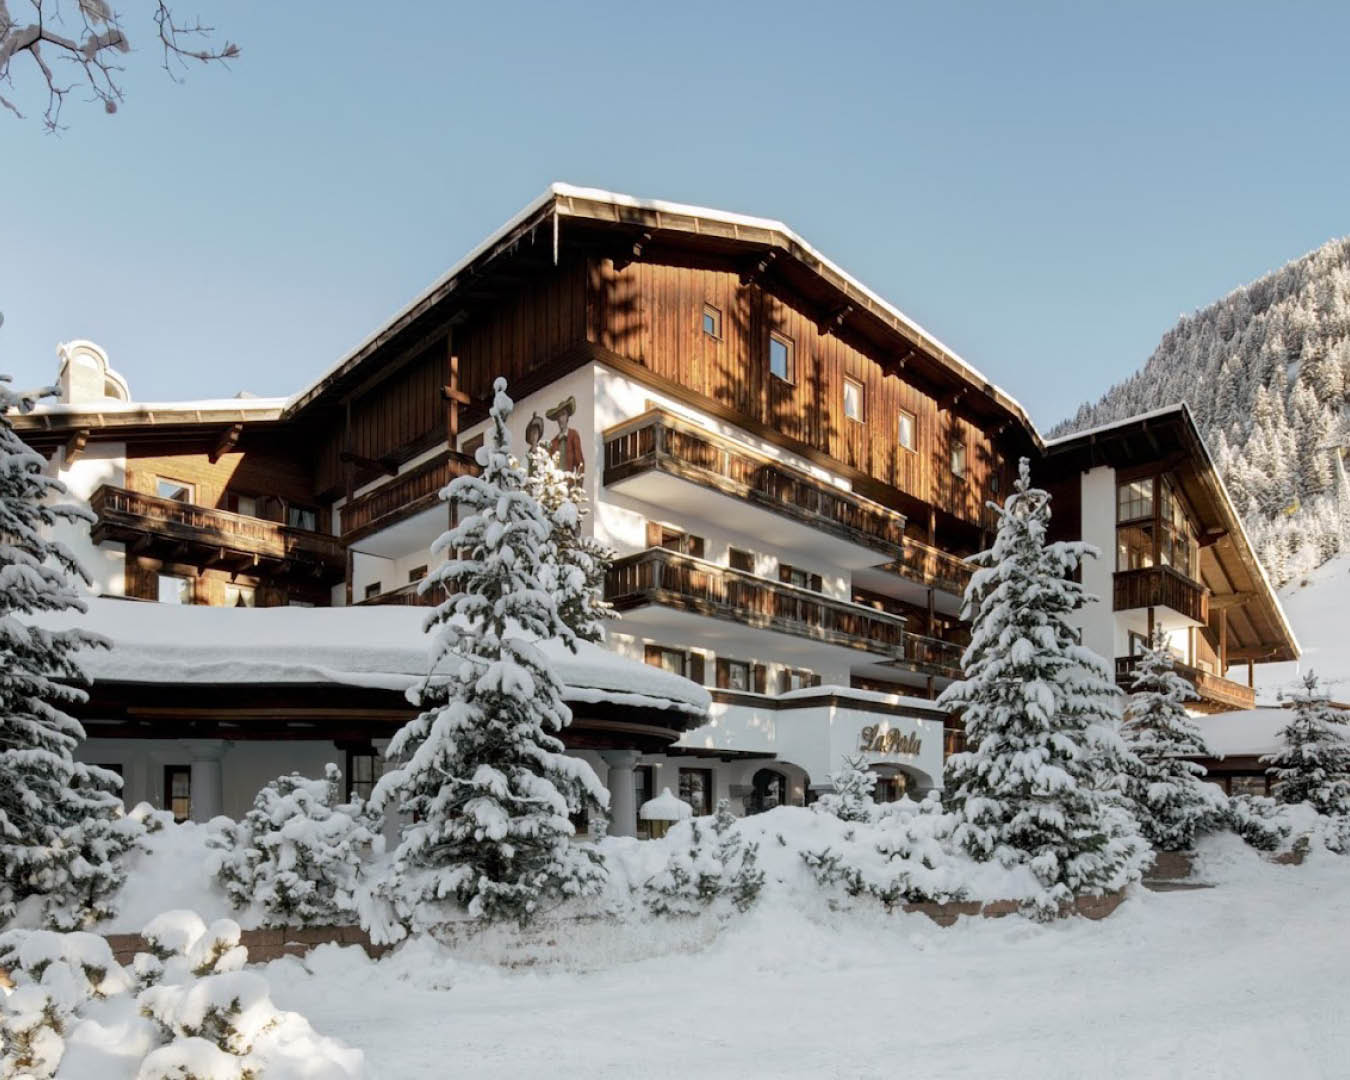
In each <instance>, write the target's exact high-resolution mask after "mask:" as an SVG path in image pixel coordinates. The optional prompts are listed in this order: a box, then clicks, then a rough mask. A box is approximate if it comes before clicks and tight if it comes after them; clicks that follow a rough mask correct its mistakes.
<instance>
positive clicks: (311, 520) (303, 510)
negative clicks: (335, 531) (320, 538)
mask: <svg viewBox="0 0 1350 1080" xmlns="http://www.w3.org/2000/svg"><path fill="white" fill-rule="evenodd" d="M286 524H287V525H289V526H290V527H291V528H292V529H304V530H305V531H306V532H315V531H317V530H318V528H319V512H318V511H317V510H314V509H312V508H311V507H308V506H288V507H286Z"/></svg>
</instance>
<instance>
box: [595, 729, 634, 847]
mask: <svg viewBox="0 0 1350 1080" xmlns="http://www.w3.org/2000/svg"><path fill="white" fill-rule="evenodd" d="M600 756H601V757H602V758H604V759H605V764H606V765H608V766H609V775H608V776H607V777H606V778H605V783H606V784H607V785H608V786H609V835H610V836H636V835H637V798H636V791H635V789H634V781H633V769H634V767H635V766H636V765H637V763H638V758H640V757H641V756H642V754H641V753H640V752H638V751H637V750H602V751H601V752H600Z"/></svg>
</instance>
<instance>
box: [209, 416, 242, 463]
mask: <svg viewBox="0 0 1350 1080" xmlns="http://www.w3.org/2000/svg"><path fill="white" fill-rule="evenodd" d="M243 433H244V425H243V424H231V425H230V426H229V427H227V428H225V429H224V430H223V431H222V432H221V433H220V437H219V438H218V439H216V445H215V446H213V447H212V448H211V454H210V457H211V464H212V465H214V464H215V463H216V462H217V461H219V460H220V459H221V458H223V457H224V456H225V455H226V454H228V453H229V452H230V451H231V450H233V449H234V448H235V447H236V446H238V445H239V436H240V435H242V434H243Z"/></svg>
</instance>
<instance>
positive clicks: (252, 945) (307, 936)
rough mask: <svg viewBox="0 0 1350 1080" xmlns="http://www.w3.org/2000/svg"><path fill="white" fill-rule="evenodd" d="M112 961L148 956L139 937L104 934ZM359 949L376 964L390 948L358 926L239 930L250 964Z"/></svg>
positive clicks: (120, 961) (143, 942) (125, 960)
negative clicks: (318, 950) (320, 948)
mask: <svg viewBox="0 0 1350 1080" xmlns="http://www.w3.org/2000/svg"><path fill="white" fill-rule="evenodd" d="M104 936H105V937H106V938H107V939H108V945H109V946H110V947H111V948H112V952H113V958H114V959H116V961H117V962H118V963H119V964H124V965H125V964H129V963H131V961H132V960H133V959H134V958H135V956H136V954H137V953H138V952H148V951H149V949H148V947H147V946H146V944H145V940H144V939H143V938H142V937H141V936H140V934H106V935H104ZM332 943H336V944H339V945H360V946H361V948H363V949H365V950H366V955H368V956H369V957H370V958H371V959H372V960H378V959H379V958H380V957H381V956H383V955H384V954H385V953H387V952H388V951H389V950H390V948H392V946H389V945H372V944H371V942H370V935H369V934H367V933H366V932H365V931H364V930H362V929H361V928H360V927H359V926H310V927H304V928H294V927H287V928H285V929H280V930H243V931H241V932H240V934H239V944H240V945H243V946H245V947H246V948H247V949H248V962H249V963H250V964H265V963H267V961H269V960H276V959H277V958H278V957H282V956H305V955H306V954H307V953H308V952H309V950H310V949H312V948H314V947H315V946H316V945H328V944H332Z"/></svg>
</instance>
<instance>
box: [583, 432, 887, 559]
mask: <svg viewBox="0 0 1350 1080" xmlns="http://www.w3.org/2000/svg"><path fill="white" fill-rule="evenodd" d="M653 471H655V472H661V473H665V474H667V475H669V476H673V477H677V478H679V479H681V480H687V481H689V482H690V483H693V484H697V485H699V486H700V487H704V488H708V489H710V490H713V491H718V492H721V493H722V494H724V495H728V496H730V497H732V498H734V499H738V500H742V501H745V502H748V503H752V504H754V505H756V506H760V507H763V508H764V509H766V510H770V511H772V512H774V513H776V514H781V515H783V516H784V517H787V518H791V519H792V520H793V521H796V522H798V523H800V524H803V525H806V526H809V527H810V528H812V529H816V530H819V531H821V532H825V533H828V534H830V535H831V536H834V537H836V538H839V539H842V540H845V541H847V542H849V543H853V544H857V545H859V546H862V547H867V548H872V549H874V550H876V551H879V552H881V553H882V554H884V555H890V556H892V557H899V556H900V555H901V554H902V545H903V543H904V535H905V517H904V515H903V514H901V513H899V512H897V511H895V510H892V509H890V508H889V507H886V506H883V505H882V504H881V503H877V502H873V501H872V500H871V499H867V498H864V497H863V496H861V495H857V494H854V493H853V492H850V491H844V490H842V489H840V488H837V487H834V486H833V485H831V484H828V483H826V482H825V481H823V480H819V479H816V478H815V477H813V476H810V475H808V474H807V473H804V472H800V471H798V470H796V469H793V468H791V467H790V466H788V465H784V464H783V463H782V462H778V461H774V460H773V459H772V458H768V457H764V456H762V455H759V454H756V453H755V452H754V451H752V450H750V449H748V448H747V447H744V446H740V445H738V444H737V443H735V442H733V441H732V440H730V439H725V438H722V437H721V436H719V435H715V434H713V433H712V432H710V431H707V430H705V429H703V428H700V427H698V426H697V425H694V424H691V423H689V422H688V421H686V420H682V419H681V418H679V417H677V416H675V415H674V414H672V413H669V412H666V411H665V410H663V409H651V410H648V411H647V412H645V413H643V414H642V415H641V416H638V417H636V418H634V419H632V420H629V421H626V422H625V423H622V424H619V425H616V426H615V427H612V428H610V429H609V430H608V431H607V432H605V473H604V482H605V484H606V486H609V485H611V484H617V483H620V482H622V481H624V480H627V479H629V478H630V477H633V476H637V475H640V474H643V473H649V472H653Z"/></svg>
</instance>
